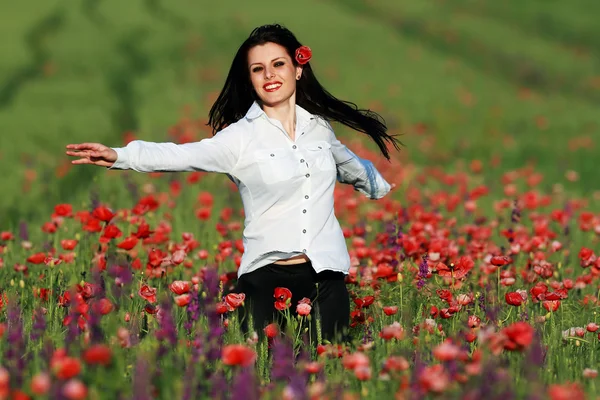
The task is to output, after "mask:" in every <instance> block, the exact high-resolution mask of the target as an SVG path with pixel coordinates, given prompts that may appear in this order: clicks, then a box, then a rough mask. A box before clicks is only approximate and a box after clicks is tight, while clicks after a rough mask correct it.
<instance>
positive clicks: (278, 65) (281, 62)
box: [275, 61, 285, 67]
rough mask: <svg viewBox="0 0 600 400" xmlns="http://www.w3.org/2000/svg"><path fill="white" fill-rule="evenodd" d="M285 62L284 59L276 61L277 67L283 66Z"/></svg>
mask: <svg viewBox="0 0 600 400" xmlns="http://www.w3.org/2000/svg"><path fill="white" fill-rule="evenodd" d="M283 64H285V63H284V62H283V61H277V62H276V63H275V66H276V67H281V66H282V65H283Z"/></svg>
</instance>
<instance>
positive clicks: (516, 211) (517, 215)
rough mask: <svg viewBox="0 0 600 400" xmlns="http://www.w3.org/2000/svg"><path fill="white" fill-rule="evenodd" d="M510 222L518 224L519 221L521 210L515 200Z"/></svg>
mask: <svg viewBox="0 0 600 400" xmlns="http://www.w3.org/2000/svg"><path fill="white" fill-rule="evenodd" d="M510 220H511V221H512V222H513V223H518V222H519V221H520V220H521V209H520V208H519V203H518V201H517V200H515V202H514V205H513V209H512V212H511V215H510Z"/></svg>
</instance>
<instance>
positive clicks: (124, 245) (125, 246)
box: [117, 236, 138, 250]
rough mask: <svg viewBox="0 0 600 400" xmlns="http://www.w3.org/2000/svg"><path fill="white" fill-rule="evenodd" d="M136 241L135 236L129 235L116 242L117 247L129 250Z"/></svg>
mask: <svg viewBox="0 0 600 400" xmlns="http://www.w3.org/2000/svg"><path fill="white" fill-rule="evenodd" d="M137 242H138V238H137V237H135V236H129V237H128V238H126V239H125V240H123V241H122V242H120V243H118V244H117V247H118V248H119V249H123V250H131V249H133V248H134V247H135V245H136V244H137Z"/></svg>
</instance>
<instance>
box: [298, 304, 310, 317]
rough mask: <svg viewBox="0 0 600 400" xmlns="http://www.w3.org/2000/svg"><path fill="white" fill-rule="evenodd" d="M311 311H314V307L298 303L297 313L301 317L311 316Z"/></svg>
mask: <svg viewBox="0 0 600 400" xmlns="http://www.w3.org/2000/svg"><path fill="white" fill-rule="evenodd" d="M311 309H312V307H311V306H310V305H308V304H306V303H298V305H297V306H296V312H297V313H298V314H299V315H302V316H303V317H305V316H307V315H308V314H310V310H311Z"/></svg>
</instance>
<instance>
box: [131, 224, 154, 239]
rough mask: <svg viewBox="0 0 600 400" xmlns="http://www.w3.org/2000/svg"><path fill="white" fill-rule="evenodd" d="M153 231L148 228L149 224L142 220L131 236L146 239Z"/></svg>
mask: <svg viewBox="0 0 600 400" xmlns="http://www.w3.org/2000/svg"><path fill="white" fill-rule="evenodd" d="M153 233H154V231H151V230H150V225H148V224H147V223H145V222H142V223H141V224H140V225H138V228H137V231H136V232H135V233H134V234H133V236H135V237H137V238H138V239H146V238H148V237H150V235H152V234H153Z"/></svg>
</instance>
